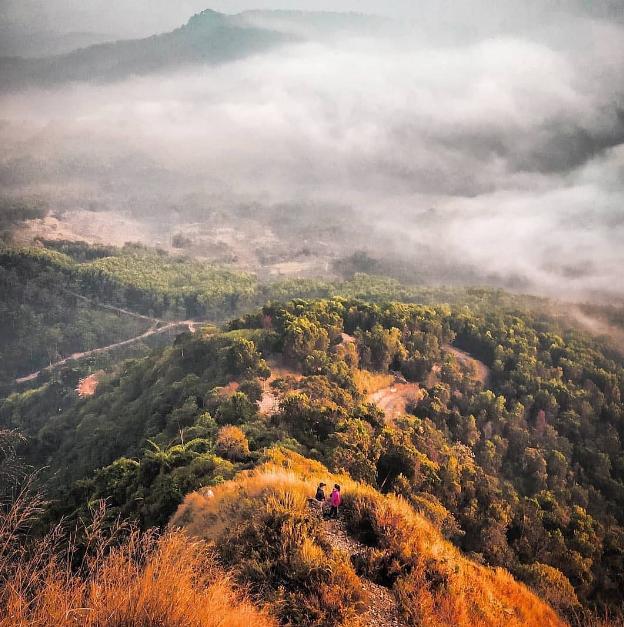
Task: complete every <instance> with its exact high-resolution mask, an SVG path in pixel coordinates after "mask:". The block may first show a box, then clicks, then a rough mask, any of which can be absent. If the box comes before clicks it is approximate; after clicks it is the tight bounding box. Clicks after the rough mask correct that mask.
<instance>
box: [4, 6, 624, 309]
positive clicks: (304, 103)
mask: <svg viewBox="0 0 624 627" xmlns="http://www.w3.org/2000/svg"><path fill="white" fill-rule="evenodd" d="M552 26H553V25H552V24H547V23H546V24H542V25H540V26H539V27H538V26H537V25H536V26H534V27H533V28H532V29H529V30H527V29H526V28H525V27H523V29H521V30H517V31H515V32H514V31H513V29H511V32H509V29H508V31H506V32H504V33H494V34H492V33H487V34H486V35H479V36H476V37H475V36H471V37H467V38H463V39H462V38H454V37H447V38H441V39H440V41H434V38H432V37H431V36H425V35H422V34H421V33H420V31H418V30H410V28H406V27H405V26H402V27H401V28H399V27H398V26H397V31H396V36H395V37H392V36H389V35H388V31H387V29H386V30H385V31H384V33H383V34H377V35H375V36H372V35H364V34H362V33H350V34H345V35H344V36H343V37H332V38H331V40H326V41H307V42H304V43H298V44H293V45H289V46H286V47H282V48H279V49H277V50H275V51H273V52H269V53H266V54H262V55H256V56H252V57H249V58H246V59H244V60H241V61H237V62H235V63H229V64H225V65H221V66H217V67H208V66H194V67H190V68H186V69H185V70H183V71H178V72H175V73H169V74H162V75H151V76H143V77H137V78H134V79H132V80H127V81H124V82H123V83H111V84H99V85H95V84H74V85H65V86H59V87H57V88H55V89H49V90H37V89H31V90H28V91H22V92H15V93H10V94H4V95H2V97H1V98H0V139H1V140H2V141H3V144H4V146H5V151H4V157H3V160H2V162H1V163H0V177H1V179H0V180H2V182H3V184H4V185H5V186H6V187H7V188H8V189H10V190H11V191H12V192H13V193H16V194H18V193H24V194H25V193H31V194H32V193H39V194H40V193H44V194H47V195H48V196H49V197H50V198H51V199H52V201H53V202H54V203H58V204H59V206H64V207H65V208H72V207H74V206H75V207H77V206H83V207H84V206H90V205H89V203H91V204H92V205H93V206H95V207H96V208H101V207H102V206H111V205H115V208H116V209H122V210H127V211H131V212H133V213H135V214H140V215H149V214H151V215H155V216H162V217H163V218H166V214H167V212H169V211H171V208H172V206H176V207H177V208H179V209H180V211H182V213H184V198H187V197H188V196H189V195H193V194H195V195H196V196H197V195H199V197H200V198H204V199H205V204H206V206H208V205H209V204H210V203H214V202H215V199H218V201H219V203H220V205H221V206H222V207H226V208H227V207H228V206H235V205H236V204H240V203H241V202H246V203H256V204H257V205H258V206H260V205H262V206H271V205H275V204H276V203H288V205H289V206H290V207H292V209H291V210H292V211H293V212H297V211H300V212H301V220H302V221H305V216H304V213H306V212H308V213H309V212H310V211H314V209H311V207H312V208H313V207H319V206H336V207H345V208H347V209H348V210H349V216H350V218H351V217H352V219H353V220H354V221H355V222H356V223H357V224H355V225H354V230H358V231H360V230H368V231H369V232H370V234H371V237H370V238H369V239H370V248H371V250H372V252H374V253H376V254H377V255H378V256H381V257H383V256H384V255H386V254H390V253H392V255H393V256H396V255H399V254H400V256H402V258H404V259H405V260H408V261H409V262H410V263H412V264H413V265H414V268H415V269H417V268H420V267H424V266H426V267H427V274H428V276H430V277H431V278H432V279H436V278H438V279H440V278H442V279H444V280H452V279H453V276H452V273H451V275H450V276H449V274H448V272H447V270H448V268H449V267H450V268H464V269H466V271H467V272H468V273H469V275H470V276H471V277H473V278H475V277H476V280H482V281H483V282H493V283H497V284H503V285H512V286H513V285H515V286H519V287H521V288H523V289H529V290H533V291H540V292H545V293H550V294H556V295H558V296H570V297H573V298H590V297H595V296H596V295H600V296H601V297H602V298H606V299H619V298H621V297H623V296H624V284H623V281H622V279H621V278H620V273H621V268H622V267H624V246H622V242H624V177H623V176H622V174H623V173H624V148H623V146H622V142H624V113H623V111H624V100H623V98H622V96H623V92H624V89H623V88H622V84H621V76H622V75H624V31H623V29H622V27H621V26H620V25H619V24H618V23H616V22H611V23H609V22H606V21H598V20H595V19H593V18H590V17H579V16H578V15H574V16H572V15H571V16H569V17H568V18H567V19H566V20H564V21H559V23H558V24H557V29H554V28H553V27H552ZM562 33H563V34H562ZM87 201H88V202H87ZM200 205H201V203H200ZM195 210H196V207H195V209H194V211H195ZM200 213H201V210H200ZM195 217H197V216H196V215H195ZM345 240H347V241H345V248H347V247H348V245H349V242H348V234H347V235H346V237H345ZM375 241H379V242H380V246H379V249H377V250H375V246H374V242H375ZM389 247H390V248H391V250H388V248H389ZM406 263H407V261H406ZM436 267H440V268H442V267H444V268H445V269H447V270H445V272H444V274H443V276H442V277H439V276H438V277H436Z"/></svg>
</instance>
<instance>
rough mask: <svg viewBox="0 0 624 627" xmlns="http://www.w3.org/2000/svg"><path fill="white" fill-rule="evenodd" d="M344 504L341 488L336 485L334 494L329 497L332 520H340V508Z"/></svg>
mask: <svg viewBox="0 0 624 627" xmlns="http://www.w3.org/2000/svg"><path fill="white" fill-rule="evenodd" d="M341 503H342V497H341V496H340V486H339V485H338V484H337V483H336V484H334V489H333V490H332V493H331V494H330V495H329V517H330V518H338V508H339V507H340V504H341Z"/></svg>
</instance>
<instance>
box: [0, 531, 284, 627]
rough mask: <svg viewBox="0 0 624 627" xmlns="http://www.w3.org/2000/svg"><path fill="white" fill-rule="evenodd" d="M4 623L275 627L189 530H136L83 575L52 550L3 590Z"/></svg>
mask: <svg viewBox="0 0 624 627" xmlns="http://www.w3.org/2000/svg"><path fill="white" fill-rule="evenodd" d="M0 607H2V608H3V611H2V614H1V616H0V627H26V626H27V625H28V626H33V627H59V626H65V625H67V626H69V625H81V626H84V627H95V626H97V627H130V626H132V627H154V626H162V627H200V626H201V627H249V626H250V625H257V626H258V627H275V625H276V623H275V621H274V620H273V619H272V618H270V617H269V616H268V615H267V614H265V613H263V612H260V611H259V610H258V609H256V608H255V607H254V606H253V605H252V604H251V602H250V601H249V600H248V599H247V598H246V597H245V595H244V594H243V593H242V592H241V591H240V590H239V589H237V588H236V587H234V586H233V585H232V583H231V581H230V579H229V578H228V577H227V576H226V575H225V574H224V573H223V571H221V570H220V569H218V568H217V567H216V566H215V563H214V559H213V558H212V556H211V555H210V553H209V552H208V549H207V545H206V544H205V543H204V542H202V541H197V540H195V541H191V540H190V539H189V537H188V536H187V535H186V534H184V533H183V532H179V531H177V532H168V533H166V534H165V535H163V536H162V537H159V538H158V537H156V536H155V535H154V534H150V533H148V534H139V533H138V532H133V533H131V534H130V537H129V539H128V540H127V541H125V542H124V543H123V544H122V545H121V546H120V547H118V548H116V549H113V550H112V551H111V552H110V553H109V554H108V555H106V556H104V555H102V554H100V555H99V556H98V557H97V558H96V559H95V560H91V561H90V563H89V567H88V573H87V574H86V576H83V577H79V576H77V575H75V574H72V572H71V571H70V570H69V569H68V568H67V565H66V564H64V563H63V562H62V561H60V560H58V559H57V558H55V557H54V553H52V554H50V555H49V556H48V557H47V558H46V559H45V560H44V561H43V563H42V561H41V559H38V558H33V559H32V560H30V561H28V560H25V559H24V560H22V561H21V562H20V563H19V564H18V565H17V566H16V568H15V569H14V572H13V578H12V580H11V581H6V582H5V583H4V586H3V587H1V588H0Z"/></svg>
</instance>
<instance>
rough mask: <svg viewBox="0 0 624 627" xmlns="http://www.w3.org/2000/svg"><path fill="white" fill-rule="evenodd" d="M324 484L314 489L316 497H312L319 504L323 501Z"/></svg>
mask: <svg viewBox="0 0 624 627" xmlns="http://www.w3.org/2000/svg"><path fill="white" fill-rule="evenodd" d="M325 485H326V484H325V483H322V482H321V483H319V484H318V488H316V496H315V497H314V498H315V499H316V500H317V501H319V502H320V503H323V502H324V501H325Z"/></svg>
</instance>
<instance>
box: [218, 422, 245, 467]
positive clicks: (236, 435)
mask: <svg viewBox="0 0 624 627" xmlns="http://www.w3.org/2000/svg"><path fill="white" fill-rule="evenodd" d="M216 451H217V454H218V455H220V456H221V457H225V459H229V460H230V461H233V462H237V461H242V460H244V459H246V458H247V457H249V442H247V438H246V436H245V434H244V433H243V432H242V431H241V430H240V429H239V428H238V427H234V426H232V425H226V426H225V427H221V429H219V433H218V434H217V443H216Z"/></svg>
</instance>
